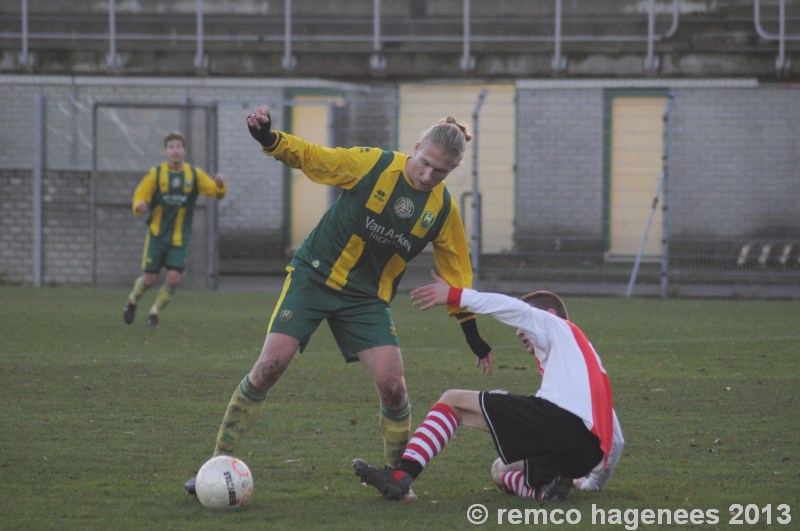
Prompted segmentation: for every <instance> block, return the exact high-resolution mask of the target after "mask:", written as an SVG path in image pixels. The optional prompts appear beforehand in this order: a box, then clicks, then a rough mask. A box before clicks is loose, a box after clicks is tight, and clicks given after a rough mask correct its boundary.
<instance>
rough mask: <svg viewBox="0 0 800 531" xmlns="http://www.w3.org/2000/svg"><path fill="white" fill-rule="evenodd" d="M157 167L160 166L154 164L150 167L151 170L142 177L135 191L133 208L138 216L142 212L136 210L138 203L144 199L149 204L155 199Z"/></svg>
mask: <svg viewBox="0 0 800 531" xmlns="http://www.w3.org/2000/svg"><path fill="white" fill-rule="evenodd" d="M157 168H158V166H153V167H152V168H150V171H148V172H147V173H146V174H145V176H144V177H143V178H142V180H141V182H139V186H137V187H136V191H135V192H133V201H132V202H131V208H132V209H133V213H134V214H136V215H137V216H141V215H142V213H141V212H137V211H136V204H137V203H138V202H139V201H144V202H145V203H147V204H148V205H149V204H150V200H151V199H153V195H154V194H155V193H156V186H157V183H156V179H157V176H158V172H157Z"/></svg>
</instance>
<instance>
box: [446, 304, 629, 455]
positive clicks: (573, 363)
mask: <svg viewBox="0 0 800 531" xmlns="http://www.w3.org/2000/svg"><path fill="white" fill-rule="evenodd" d="M461 306H462V307H464V308H465V309H467V310H469V311H471V312H475V313H478V314H483V315H491V316H492V317H494V318H495V319H497V320H498V321H500V322H502V323H505V324H507V325H509V326H513V327H516V328H517V330H518V332H521V333H522V334H523V337H525V339H527V340H528V341H529V342H530V343H531V344H532V345H533V346H534V349H535V352H536V360H537V362H538V364H539V372H540V373H541V375H542V385H541V387H540V388H539V390H538V391H537V392H536V396H537V397H540V398H543V399H545V400H547V401H549V402H552V403H553V404H555V405H557V406H559V407H561V408H563V409H566V410H567V411H569V412H570V413H573V414H575V415H577V416H578V417H580V418H581V419H582V420H583V422H584V424H585V425H586V428H587V429H588V430H590V431H591V432H592V433H594V434H595V435H596V436H597V438H598V439H600V448H601V450H603V452H604V453H605V456H606V461H607V460H608V456H609V453H610V450H611V443H612V437H613V435H612V434H613V413H612V412H613V400H612V396H611V385H610V383H609V380H608V375H607V374H606V371H605V368H604V367H603V363H602V362H601V361H600V357H599V356H598V355H597V353H596V352H595V350H594V348H593V347H592V345H591V343H590V342H589V341H588V340H587V339H586V336H585V335H584V334H583V332H582V331H581V330H580V329H579V328H578V327H577V326H575V325H574V324H572V323H571V322H569V321H567V320H564V319H562V318H560V317H558V316H556V315H554V314H551V313H549V312H546V311H543V310H540V309H538V308H534V307H533V306H531V305H529V304H528V303H526V302H525V301H523V300H521V299H515V298H513V297H509V296H507V295H502V294H499V293H482V292H478V291H475V290H472V289H464V290H463V291H462V293H461Z"/></svg>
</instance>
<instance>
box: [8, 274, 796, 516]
mask: <svg viewBox="0 0 800 531" xmlns="http://www.w3.org/2000/svg"><path fill="white" fill-rule="evenodd" d="M126 295H127V290H113V289H89V288H83V289H81V288H44V289H34V288H27V287H7V286H0V338H1V339H0V341H1V343H0V396H2V405H3V407H2V409H1V410H0V425H1V426H2V428H1V429H2V439H0V441H1V442H2V452H0V479H1V480H2V484H3V485H4V486H5V492H4V494H3V496H0V514H2V523H0V528H3V529H37V530H38V529H233V528H249V529H406V530H409V529H469V528H472V527H475V526H474V525H473V524H471V523H470V521H469V520H468V508H470V507H471V506H473V505H474V504H481V505H483V506H485V508H486V509H487V511H488V515H489V516H488V521H487V522H486V523H485V524H483V526H481V527H485V528H497V527H504V526H509V527H519V526H520V525H523V526H524V524H525V523H526V521H525V518H526V514H527V518H529V520H528V522H527V523H528V525H529V526H532V525H533V524H534V522H533V518H534V517H536V518H538V523H539V524H542V523H543V520H542V519H543V518H546V519H548V524H549V525H548V526H545V528H546V527H552V528H553V529H556V528H559V529H561V528H564V527H569V528H572V529H594V528H600V527H601V525H600V524H602V523H603V522H605V524H606V526H605V527H607V528H609V529H610V528H615V529H623V528H627V529H636V528H638V529H656V528H662V527H665V524H666V523H667V520H666V518H667V517H669V518H670V519H672V526H673V528H685V527H706V526H708V527H717V528H728V527H737V528H741V527H742V526H741V525H734V524H735V523H736V521H737V514H738V521H740V522H741V523H742V524H746V525H747V527H751V528H753V527H754V528H770V529H771V528H784V529H789V528H793V527H796V526H797V522H798V521H800V514H798V506H800V500H799V497H798V492H800V489H798V481H799V480H800V434H799V433H798V428H799V427H800V403H798V399H799V398H800V365H798V360H797V358H798V348H799V347H800V325H798V323H800V304H798V303H797V302H788V301H712V300H668V301H661V300H655V299H624V298H577V297H568V298H567V299H566V302H567V305H568V307H569V309H570V315H571V317H572V318H573V320H574V321H575V322H576V323H577V324H578V325H579V326H581V327H582V328H583V330H584V331H585V332H586V333H587V335H588V336H589V338H590V340H591V341H592V342H593V344H594V345H595V347H596V348H597V350H598V352H599V353H600V356H601V357H602V358H603V361H604V364H605V366H606V368H607V370H608V372H609V374H610V377H611V383H612V387H613V389H614V400H615V406H616V409H617V412H618V414H619V417H620V422H621V424H622V428H623V431H624V433H625V438H626V446H625V453H624V456H623V458H622V461H621V462H620V465H619V467H618V469H617V472H616V474H615V476H614V478H613V479H612V480H611V483H610V484H609V486H608V488H607V489H606V490H605V491H604V492H600V493H582V492H575V491H573V492H572V493H571V495H570V499H569V501H568V502H567V503H565V504H559V505H540V504H537V503H532V502H530V501H527V500H523V499H518V498H514V497H510V496H506V495H503V494H500V493H499V492H498V491H497V490H496V489H495V488H494V487H493V484H492V481H491V478H490V474H489V468H490V466H491V463H492V461H493V460H494V459H495V457H496V456H495V451H494V447H493V444H492V442H491V438H490V437H489V436H488V435H487V434H484V433H480V432H477V431H472V430H469V429H465V428H461V429H459V430H458V431H457V432H456V435H455V437H454V439H453V441H452V442H451V444H450V445H449V446H448V447H447V448H446V449H445V450H444V452H443V453H442V454H441V455H440V456H439V457H437V458H436V459H435V460H434V461H433V462H432V463H431V464H430V465H429V467H428V468H427V469H426V471H425V472H424V473H423V474H422V475H421V476H420V478H419V480H418V481H417V482H416V483H415V484H414V490H415V492H416V493H417V495H418V499H417V500H416V501H415V502H413V503H410V504H403V503H393V502H388V501H384V500H383V499H381V498H380V496H379V495H378V494H377V492H376V491H374V490H373V489H371V488H366V487H363V486H361V485H360V484H359V482H358V481H357V479H356V477H355V475H354V474H353V471H352V469H351V468H350V461H351V460H352V459H353V458H354V457H363V458H365V459H367V460H368V461H370V462H372V463H380V462H381V458H382V452H381V440H380V435H379V433H378V429H377V423H378V416H377V413H378V402H377V396H376V394H375V391H374V389H373V387H372V384H371V382H370V381H369V380H368V378H367V376H366V373H365V371H364V370H363V368H362V367H361V366H360V365H359V364H349V365H347V364H345V363H344V362H343V361H342V358H341V356H340V354H339V353H338V351H337V349H336V346H335V344H334V342H333V339H332V337H331V335H330V333H329V332H328V330H327V327H326V326H325V325H323V326H322V327H321V328H320V330H319V331H318V332H317V334H316V335H315V336H314V337H313V338H312V341H311V344H310V345H309V347H308V349H307V350H306V352H305V353H303V354H302V355H299V356H298V357H297V359H295V360H294V361H293V362H292V365H291V366H290V367H289V369H288V370H287V372H286V374H285V375H284V376H283V378H282V379H281V381H280V382H279V383H278V384H277V386H276V387H275V388H274V389H273V390H272V392H271V394H270V396H269V398H268V404H267V407H266V409H265V413H264V415H263V416H262V418H261V419H260V420H259V422H258V423H257V424H256V426H255V427H254V429H253V431H252V432H251V433H250V434H249V435H248V437H247V438H246V439H245V440H244V443H243V445H242V448H241V453H240V457H242V458H243V459H244V460H245V461H246V462H247V464H248V465H249V466H250V468H251V470H252V471H253V474H254V478H255V492H254V495H253V499H252V503H251V506H250V507H249V508H248V509H247V510H246V511H242V512H236V513H217V512H211V511H208V510H205V509H203V508H202V507H201V506H200V505H199V504H198V503H197V501H196V500H195V499H193V498H191V497H188V496H185V495H184V494H183V482H184V480H186V479H187V478H189V477H190V476H192V475H193V474H194V472H195V471H196V470H197V468H198V467H199V466H200V465H201V464H202V463H203V461H204V460H205V459H206V458H207V457H208V456H209V455H210V452H211V450H212V448H213V441H214V437H215V435H216V432H217V428H218V426H219V422H220V420H221V418H222V414H223V412H224V409H225V406H226V404H227V402H228V399H229V398H230V395H231V393H232V392H233V390H234V388H235V387H236V385H237V384H238V383H239V381H240V380H241V378H242V377H243V376H244V374H245V373H246V372H247V371H248V370H249V369H250V367H251V365H252V363H253V361H254V360H255V358H256V356H257V355H258V352H259V350H260V348H261V344H262V342H263V339H264V334H265V331H266V325H267V321H268V319H269V316H270V313H271V311H272V307H273V304H274V303H275V300H276V297H277V294H274V293H253V292H249V293H247V292H210V291H190V290H182V291H179V292H178V293H177V295H176V297H175V299H174V301H173V302H172V304H171V305H170V307H169V308H167V309H166V310H165V311H164V313H163V314H162V318H161V323H162V324H161V326H160V327H159V328H157V329H150V328H148V327H147V326H146V324H145V320H146V319H144V317H145V315H144V313H146V311H145V309H146V308H147V307H148V304H150V303H152V300H151V298H152V297H153V294H152V293H150V294H148V295H149V296H148V297H146V298H145V300H144V301H143V304H142V308H141V309H140V315H138V316H137V320H136V322H134V324H133V325H131V326H126V325H124V324H123V323H122V318H121V313H122V306H123V303H124V300H125V297H126ZM393 311H394V315H395V321H396V324H397V326H398V330H399V333H400V339H401V346H402V348H403V353H404V359H405V364H406V378H407V381H408V384H409V390H410V392H411V398H412V404H413V406H414V407H415V410H414V423H415V425H416V424H417V423H418V422H419V421H421V420H422V418H423V416H424V415H425V413H426V412H427V409H428V407H429V406H430V405H431V404H433V403H434V402H435V401H436V399H437V398H438V397H439V395H440V394H441V393H442V391H444V390H446V389H448V388H466V389H487V388H503V389H508V390H510V391H515V392H520V393H527V392H533V391H534V390H535V389H537V388H538V383H539V377H538V373H537V372H536V364H535V361H534V360H533V359H532V358H531V357H530V356H528V355H527V353H526V352H525V351H524V350H523V349H522V347H521V345H520V344H519V343H518V341H517V340H516V338H515V337H514V331H513V330H512V329H510V328H508V327H505V326H504V325H501V324H500V323H497V322H495V321H493V320H492V319H490V318H486V317H484V318H481V319H480V321H479V323H480V324H479V326H480V328H481V330H482V333H483V334H484V336H485V337H486V338H487V340H488V341H489V342H490V344H492V346H493V347H494V352H495V363H496V365H495V372H494V375H493V376H492V377H487V376H485V375H481V374H480V373H479V372H478V371H477V369H475V367H474V358H473V356H472V354H470V353H469V350H468V348H467V347H466V345H465V343H464V340H463V338H462V336H461V333H460V331H459V329H458V326H457V325H456V324H455V322H453V321H451V320H448V318H447V317H446V316H445V315H444V312H443V311H441V310H433V311H430V312H427V313H420V312H417V311H416V310H414V309H413V308H412V306H411V304H410V302H409V301H408V298H407V295H406V294H401V295H400V296H398V298H397V300H396V301H395V303H394V304H393ZM529 509H544V510H545V513H542V512H539V513H532V512H530V511H528V513H525V511H526V510H529ZM555 509H560V510H561V512H560V513H558V512H554V510H555ZM787 509H788V511H787ZM476 510H478V509H475V508H473V509H472V511H473V512H472V513H471V514H472V515H475V514H476V513H475V512H474V511H476ZM647 511H652V513H653V515H654V516H653V520H652V521H651V520H648V519H647V515H648V514H650V513H648V512H647ZM714 512H715V513H716V519H717V521H716V523H715V522H714V520H713V516H714ZM559 515H560V516H559ZM565 517H566V518H567V520H565V521H564V523H563V524H561V525H554V524H553V521H552V520H551V519H552V518H555V519H558V518H561V519H564V518H565ZM576 518H577V519H578V520H579V521H578V522H576V521H575V520H576ZM656 518H660V520H661V525H658V520H657V519H656ZM684 518H685V519H684ZM690 518H694V519H695V520H696V521H695V522H694V523H693V522H692V520H691V519H690ZM787 518H789V519H790V521H788V522H787ZM681 521H682V522H683V523H681ZM500 524H502V525H500ZM514 524H517V525H514Z"/></svg>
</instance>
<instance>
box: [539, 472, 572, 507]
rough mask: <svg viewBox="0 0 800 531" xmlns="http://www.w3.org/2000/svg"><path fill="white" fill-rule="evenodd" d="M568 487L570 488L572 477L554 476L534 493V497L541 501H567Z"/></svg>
mask: <svg viewBox="0 0 800 531" xmlns="http://www.w3.org/2000/svg"><path fill="white" fill-rule="evenodd" d="M570 489H572V478H568V477H565V476H556V478H555V479H554V480H553V481H551V482H550V483H548V484H547V485H545V486H544V487H542V488H541V489H540V490H539V492H537V493H536V499H537V500H541V501H547V500H553V501H560V502H563V501H567V496H568V495H569V491H570Z"/></svg>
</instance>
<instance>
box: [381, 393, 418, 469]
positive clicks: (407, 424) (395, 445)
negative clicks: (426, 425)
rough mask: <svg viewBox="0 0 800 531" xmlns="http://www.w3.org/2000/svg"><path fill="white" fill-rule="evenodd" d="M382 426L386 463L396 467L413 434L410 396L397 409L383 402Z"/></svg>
mask: <svg viewBox="0 0 800 531" xmlns="http://www.w3.org/2000/svg"><path fill="white" fill-rule="evenodd" d="M380 428H381V435H382V436H383V457H384V459H385V460H386V465H387V466H389V467H392V468H394V467H395V466H397V464H398V463H400V458H401V457H402V456H403V451H404V450H405V449H406V444H408V438H409V437H410V436H411V403H410V402H409V400H408V396H406V399H405V401H404V402H403V405H401V406H400V408H398V409H395V410H390V409H389V408H387V407H386V406H384V405H383V404H381V408H380Z"/></svg>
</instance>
